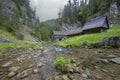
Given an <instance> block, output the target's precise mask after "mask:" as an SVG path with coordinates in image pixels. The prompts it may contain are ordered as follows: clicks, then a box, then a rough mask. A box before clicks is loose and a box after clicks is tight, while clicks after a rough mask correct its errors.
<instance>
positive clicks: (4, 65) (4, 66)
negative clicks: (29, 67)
mask: <svg viewBox="0 0 120 80" xmlns="http://www.w3.org/2000/svg"><path fill="white" fill-rule="evenodd" d="M12 63H13V61H9V62H7V63H5V64H3V65H2V67H3V68H6V67H8V66H10V65H11V64H12Z"/></svg>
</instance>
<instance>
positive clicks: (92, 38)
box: [55, 25, 120, 47]
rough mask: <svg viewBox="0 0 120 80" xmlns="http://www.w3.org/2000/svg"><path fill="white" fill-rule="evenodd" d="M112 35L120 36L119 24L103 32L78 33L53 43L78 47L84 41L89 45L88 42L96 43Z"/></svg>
mask: <svg viewBox="0 0 120 80" xmlns="http://www.w3.org/2000/svg"><path fill="white" fill-rule="evenodd" d="M113 36H120V25H118V26H113V27H111V28H110V29H109V30H107V32H104V33H97V34H85V35H79V36H76V37H72V38H69V39H66V40H63V41H60V42H57V43H56V44H55V45H57V46H62V47H69V46H71V47H80V46H81V45H82V43H84V42H86V43H87V45H89V44H90V43H97V42H100V41H102V40H103V39H104V38H109V37H113Z"/></svg>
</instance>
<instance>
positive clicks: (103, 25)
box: [53, 17, 109, 41]
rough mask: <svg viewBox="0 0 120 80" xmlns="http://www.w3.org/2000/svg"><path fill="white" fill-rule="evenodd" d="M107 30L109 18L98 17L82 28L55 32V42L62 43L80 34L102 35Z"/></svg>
mask: <svg viewBox="0 0 120 80" xmlns="http://www.w3.org/2000/svg"><path fill="white" fill-rule="evenodd" d="M107 29H109V23H108V19H107V17H97V18H95V19H93V20H91V21H90V22H87V23H85V25H84V26H83V27H82V28H76V29H74V30H68V31H53V40H55V41H60V40H63V39H66V38H69V37H72V36H76V35H80V34H90V33H100V32H104V31H106V30H107Z"/></svg>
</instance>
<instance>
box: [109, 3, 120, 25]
mask: <svg viewBox="0 0 120 80" xmlns="http://www.w3.org/2000/svg"><path fill="white" fill-rule="evenodd" d="M119 17H120V6H119V5H118V3H117V2H114V3H111V5H110V11H109V22H110V25H111V26H113V25H117V24H120V23H119V22H120V18H119Z"/></svg>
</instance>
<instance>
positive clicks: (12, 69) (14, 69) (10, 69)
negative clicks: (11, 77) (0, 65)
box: [9, 66, 20, 72]
mask: <svg viewBox="0 0 120 80" xmlns="http://www.w3.org/2000/svg"><path fill="white" fill-rule="evenodd" d="M19 69H20V67H19V66H17V67H11V68H9V71H13V72H16V71H18V70H19Z"/></svg>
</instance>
